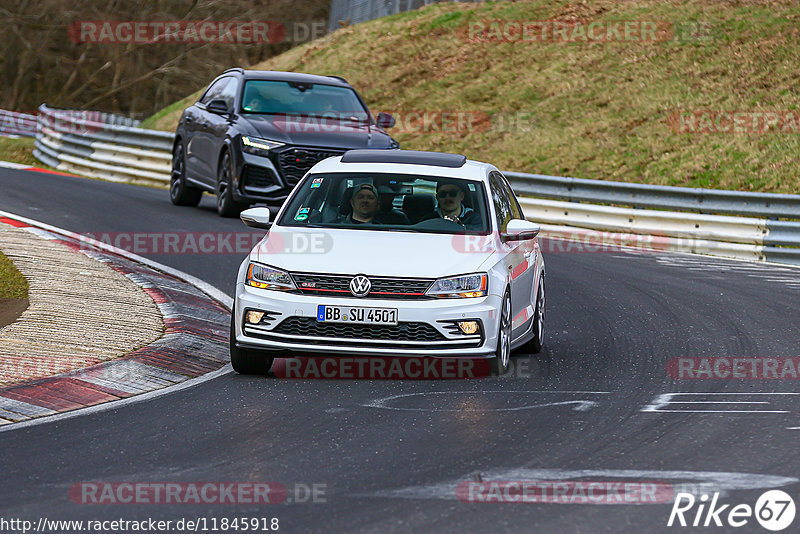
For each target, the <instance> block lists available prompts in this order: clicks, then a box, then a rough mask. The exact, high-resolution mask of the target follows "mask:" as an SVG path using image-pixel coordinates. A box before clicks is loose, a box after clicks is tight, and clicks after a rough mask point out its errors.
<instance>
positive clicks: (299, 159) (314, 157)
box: [279, 148, 345, 185]
mask: <svg viewBox="0 0 800 534" xmlns="http://www.w3.org/2000/svg"><path fill="white" fill-rule="evenodd" d="M344 153H345V151H344V150H315V149H306V148H290V149H288V150H284V151H283V152H281V154H280V158H279V160H280V165H281V173H283V176H284V178H285V179H286V181H287V182H289V185H295V184H296V183H297V182H299V181H300V178H302V177H303V176H305V174H306V173H307V172H308V170H309V169H310V168H311V167H313V166H314V165H316V164H317V163H319V162H320V161H322V160H323V159H325V158H330V157H333V156H341V155H342V154H344Z"/></svg>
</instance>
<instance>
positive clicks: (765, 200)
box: [34, 105, 800, 265]
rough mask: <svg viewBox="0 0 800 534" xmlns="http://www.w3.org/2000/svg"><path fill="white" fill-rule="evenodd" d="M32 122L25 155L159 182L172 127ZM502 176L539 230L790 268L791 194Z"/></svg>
mask: <svg viewBox="0 0 800 534" xmlns="http://www.w3.org/2000/svg"><path fill="white" fill-rule="evenodd" d="M38 129H39V134H38V136H37V139H36V149H35V151H34V155H35V156H36V157H37V158H39V159H40V160H41V161H43V162H44V163H46V164H48V165H50V166H52V167H56V168H58V169H63V170H67V171H71V172H75V173H77V174H84V175H87V176H93V177H98V178H106V179H110V180H115V181H131V180H147V181H154V182H159V183H168V182H169V178H170V172H171V160H172V154H171V152H172V143H173V140H174V135H173V134H172V133H169V132H163V131H157V130H145V129H142V128H136V127H134V126H132V125H125V124H114V123H111V122H108V121H105V119H103V118H101V117H99V116H92V115H87V114H84V113H82V112H75V111H69V110H56V109H51V108H48V107H47V106H44V105H43V106H41V107H40V108H39V126H38ZM504 174H505V175H506V176H507V177H508V178H509V180H510V182H511V184H512V187H513V188H514V190H515V192H516V193H517V194H518V195H519V196H520V201H521V203H522V205H523V208H524V210H525V213H526V216H527V217H528V218H529V219H530V220H533V221H536V222H538V223H540V224H541V225H542V233H543V235H548V236H554V237H568V238H571V239H576V238H577V239H579V240H580V239H583V238H584V237H587V238H589V239H599V240H600V241H601V242H602V241H603V240H607V239H611V240H612V241H614V240H618V239H620V238H621V239H623V241H626V240H627V241H631V242H635V243H638V244H641V243H642V236H647V237H648V239H655V241H654V242H652V243H651V244H653V246H654V247H655V248H664V249H666V250H680V251H687V252H698V253H704V254H711V255H717V256H724V257H733V258H745V259H750V260H759V261H775V262H780V263H789V264H795V265H800V222H795V221H781V220H778V219H780V218H785V219H786V218H788V219H800V195H779V194H769V193H749V192H739V191H721V190H712V189H692V188H686V187H670V186H652V185H646V184H636V183H625V182H610V181H604V180H586V179H580V178H565V177H560V176H545V175H541V174H525V173H519V172H506V173H504ZM553 199H555V200H553ZM565 201H566V202H565ZM600 204H614V205H615V206H608V205H600ZM619 206H631V207H628V208H624V207H619ZM641 208H655V209H641ZM731 215H735V216H731ZM576 232H577V233H576Z"/></svg>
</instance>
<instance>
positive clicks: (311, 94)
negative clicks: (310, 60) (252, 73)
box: [242, 80, 369, 121]
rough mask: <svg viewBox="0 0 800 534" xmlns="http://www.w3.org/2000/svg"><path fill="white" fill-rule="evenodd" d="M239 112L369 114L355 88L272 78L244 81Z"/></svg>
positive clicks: (364, 117) (362, 116) (361, 117)
mask: <svg viewBox="0 0 800 534" xmlns="http://www.w3.org/2000/svg"><path fill="white" fill-rule="evenodd" d="M242 111H243V112H245V113H264V114H269V115H277V114H287V115H308V116H312V117H328V116H331V117H345V118H350V117H353V118H355V119H357V120H360V121H365V120H367V119H368V117H369V114H368V112H367V110H366V109H364V106H363V105H362V104H361V101H360V100H359V99H358V96H356V93H355V91H353V90H352V89H350V88H349V87H338V86H335V85H323V84H318V83H314V84H312V83H299V82H281V81H272V80H248V81H246V82H245V84H244V92H243V93H242Z"/></svg>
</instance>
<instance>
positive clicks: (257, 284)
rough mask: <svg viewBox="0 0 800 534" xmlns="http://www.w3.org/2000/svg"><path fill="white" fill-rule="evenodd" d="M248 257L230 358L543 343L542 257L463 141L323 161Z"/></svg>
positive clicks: (504, 191) (240, 361) (253, 365)
mask: <svg viewBox="0 0 800 534" xmlns="http://www.w3.org/2000/svg"><path fill="white" fill-rule="evenodd" d="M241 218H242V221H243V222H244V223H245V224H246V225H248V226H251V227H255V228H264V229H268V232H267V234H266V235H265V236H264V238H263V239H262V240H261V242H260V243H259V244H258V245H256V247H255V248H254V249H253V250H252V251H251V253H250V255H249V257H248V258H247V259H246V260H245V261H244V262H243V263H242V265H241V267H240V269H239V276H238V279H237V283H236V298H235V303H234V310H233V313H232V318H231V363H232V364H233V368H234V369H235V370H236V371H237V372H239V373H266V372H267V371H269V369H270V367H271V365H272V361H273V359H274V358H275V357H292V356H315V355H349V356H352V355H361V356H414V357H432V358H435V357H447V358H453V357H466V358H490V359H491V360H490V361H491V364H492V365H491V368H492V371H493V372H494V373H496V374H502V373H504V372H506V370H507V369H508V366H509V359H510V355H511V351H512V349H517V348H520V347H523V346H524V348H525V349H526V350H527V351H529V352H539V351H540V350H541V348H542V342H543V334H544V313H545V292H544V260H543V258H542V257H541V253H540V251H539V244H538V240H537V237H536V236H537V234H538V233H539V226H538V225H536V224H534V223H532V222H529V221H527V220H525V218H524V216H523V214H522V210H521V208H520V205H519V203H518V202H517V199H516V197H515V196H514V193H513V192H512V190H511V187H510V186H509V184H508V181H507V180H506V178H505V177H504V176H503V175H502V174H501V173H500V171H498V170H497V169H496V168H495V167H494V166H492V165H489V164H487V163H480V162H477V161H471V160H467V159H466V157H464V156H461V155H457V154H444V153H438V152H416V151H406V150H352V151H350V152H347V153H345V154H344V155H343V156H339V157H334V158H328V159H326V160H324V161H321V162H319V163H317V164H316V165H315V166H314V167H313V168H312V169H311V170H310V171H309V172H308V174H307V175H306V176H305V177H304V178H303V179H302V180H301V181H300V182H299V183H298V184H297V186H296V187H295V188H294V191H293V192H292V194H291V195H290V196H289V198H288V199H287V200H286V202H285V203H284V205H283V206H282V207H281V209H280V211H279V213H278V215H277V217H276V218H275V222H274V223H273V224H271V223H270V212H269V209H268V208H252V209H249V210H246V211H244V212H242V214H241Z"/></svg>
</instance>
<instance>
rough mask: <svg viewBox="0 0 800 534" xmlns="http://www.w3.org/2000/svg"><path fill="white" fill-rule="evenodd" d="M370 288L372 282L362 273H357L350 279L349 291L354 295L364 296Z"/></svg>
mask: <svg viewBox="0 0 800 534" xmlns="http://www.w3.org/2000/svg"><path fill="white" fill-rule="evenodd" d="M370 289H372V282H370V281H369V278H367V277H366V276H364V275H363V274H359V275H357V276H355V277H353V279H352V280H350V293H352V294H353V295H354V296H356V297H366V296H367V295H368V294H369V291H370Z"/></svg>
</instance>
